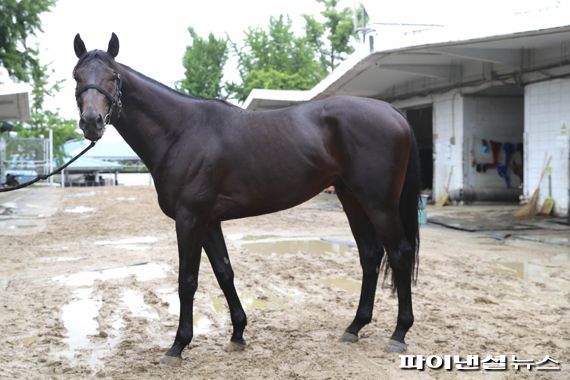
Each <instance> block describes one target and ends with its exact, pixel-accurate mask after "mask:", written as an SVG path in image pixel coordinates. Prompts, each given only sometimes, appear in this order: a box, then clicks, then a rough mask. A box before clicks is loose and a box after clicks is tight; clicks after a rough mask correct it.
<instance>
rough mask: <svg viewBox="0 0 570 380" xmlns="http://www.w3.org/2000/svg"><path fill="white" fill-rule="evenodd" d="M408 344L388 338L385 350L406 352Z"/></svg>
mask: <svg viewBox="0 0 570 380" xmlns="http://www.w3.org/2000/svg"><path fill="white" fill-rule="evenodd" d="M407 349H408V345H407V344H406V343H402V342H398V341H397V340H394V339H390V340H389V341H388V344H387V345H386V352H406V350H407Z"/></svg>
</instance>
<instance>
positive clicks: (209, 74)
mask: <svg viewBox="0 0 570 380" xmlns="http://www.w3.org/2000/svg"><path fill="white" fill-rule="evenodd" d="M188 32H189V33H190V36H191V37H192V45H190V46H188V47H187V48H186V52H185V53H184V58H183V60H182V64H183V65H184V69H185V72H184V79H183V80H181V81H179V82H177V84H176V89H177V90H178V91H180V92H183V93H186V94H188V95H193V96H200V97H204V98H216V97H220V96H221V95H222V84H221V83H222V77H223V75H224V72H223V69H224V65H225V63H226V61H227V58H228V49H227V40H226V39H217V38H216V37H215V36H214V35H213V34H212V33H210V34H209V35H208V39H203V38H201V37H200V36H199V35H198V34H197V33H196V31H195V30H194V29H193V28H191V27H190V28H188Z"/></svg>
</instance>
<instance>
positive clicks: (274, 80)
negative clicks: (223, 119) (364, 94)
mask: <svg viewBox="0 0 570 380" xmlns="http://www.w3.org/2000/svg"><path fill="white" fill-rule="evenodd" d="M291 27H292V21H291V19H290V18H289V17H287V18H285V17H283V16H279V17H271V18H270V20H269V28H268V31H265V30H263V29H261V28H259V27H258V28H249V29H248V31H247V32H246V37H245V41H244V46H243V47H242V48H238V47H237V46H236V45H235V44H234V45H233V48H234V52H235V53H236V55H237V57H238V65H239V73H240V77H241V80H242V83H241V84H239V85H238V84H235V83H232V84H230V85H228V90H229V92H231V93H232V94H233V95H234V96H235V97H236V98H237V99H238V100H240V101H244V100H245V99H246V98H247V96H248V94H249V93H250V92H251V90H252V89H254V88H272V89H297V90H307V89H309V88H311V87H313V86H314V85H315V84H316V83H317V82H318V81H319V80H320V79H321V78H322V77H323V74H324V72H323V70H322V66H321V65H320V64H319V62H318V60H317V57H316V55H315V49H314V45H313V44H312V43H311V41H310V40H309V39H307V38H306V37H304V36H303V37H296V36H295V35H294V34H293V32H292V31H291Z"/></svg>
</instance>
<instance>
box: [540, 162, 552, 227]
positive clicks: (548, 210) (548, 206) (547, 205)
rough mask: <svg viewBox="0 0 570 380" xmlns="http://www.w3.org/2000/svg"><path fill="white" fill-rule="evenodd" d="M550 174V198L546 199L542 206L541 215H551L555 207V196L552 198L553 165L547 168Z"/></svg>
mask: <svg viewBox="0 0 570 380" xmlns="http://www.w3.org/2000/svg"><path fill="white" fill-rule="evenodd" d="M546 173H547V174H548V198H546V199H545V200H544V203H543V204H542V208H541V209H540V212H539V213H538V214H539V215H544V216H549V215H550V214H552V209H554V198H552V167H551V166H549V167H548V168H547V169H546Z"/></svg>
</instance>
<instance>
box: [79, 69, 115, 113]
mask: <svg viewBox="0 0 570 380" xmlns="http://www.w3.org/2000/svg"><path fill="white" fill-rule="evenodd" d="M114 79H115V95H111V93H110V92H109V91H107V90H105V89H104V88H103V87H101V86H99V85H96V84H86V85H85V86H81V87H78V88H77V89H76V90H75V98H76V99H77V98H78V97H79V95H81V94H82V93H84V92H85V91H87V90H90V89H93V90H97V91H99V92H100V93H101V94H103V95H104V96H105V97H106V98H107V100H108V101H109V111H108V112H107V114H106V115H105V118H104V121H105V124H109V123H110V122H111V117H112V114H113V109H114V108H116V109H117V118H119V117H120V116H121V108H122V103H121V87H122V83H121V75H120V74H119V73H115V76H114Z"/></svg>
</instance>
